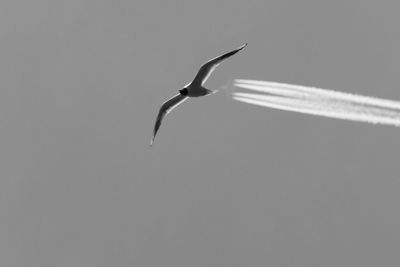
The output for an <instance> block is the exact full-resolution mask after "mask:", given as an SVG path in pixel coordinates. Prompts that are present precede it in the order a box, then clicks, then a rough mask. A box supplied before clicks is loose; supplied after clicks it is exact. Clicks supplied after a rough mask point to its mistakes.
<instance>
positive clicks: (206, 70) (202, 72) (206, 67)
mask: <svg viewBox="0 0 400 267" xmlns="http://www.w3.org/2000/svg"><path fill="white" fill-rule="evenodd" d="M246 46H247V43H245V44H244V45H242V46H241V47H238V48H236V49H235V50H233V51H231V52H228V53H225V54H223V55H220V56H218V57H216V58H213V59H211V60H209V61H207V62H206V63H204V64H203V66H201V68H200V69H199V71H198V72H197V75H196V77H195V78H194V80H193V83H194V84H198V85H203V84H204V83H205V82H206V80H207V79H208V77H210V75H211V73H212V72H213V71H214V70H215V68H216V67H218V65H219V64H221V62H222V61H223V60H224V59H227V58H228V57H231V56H233V55H234V54H236V53H237V52H239V51H240V50H242V49H243V48H245V47H246Z"/></svg>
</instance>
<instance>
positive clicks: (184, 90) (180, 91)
mask: <svg viewBox="0 0 400 267" xmlns="http://www.w3.org/2000/svg"><path fill="white" fill-rule="evenodd" d="M179 93H180V94H181V95H187V94H188V89H187V88H183V89H182V90H179Z"/></svg>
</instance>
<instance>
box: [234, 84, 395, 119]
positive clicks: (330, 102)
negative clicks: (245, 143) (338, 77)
mask: <svg viewBox="0 0 400 267" xmlns="http://www.w3.org/2000/svg"><path fill="white" fill-rule="evenodd" d="M234 86H236V87H239V88H242V89H247V90H253V91H257V92H260V93H242V92H234V93H233V99H235V100H238V101H242V102H245V103H249V104H254V105H259V106H265V107H270V108H276V109H282V110H288V111H294V112H300V113H306V114H311V115H317V116H325V117H331V118H337V119H344V120H352V121H361V122H369V123H374V124H386V125H393V126H400V102H396V101H392V100H386V99H380V98H375V97H369V96H361V95H355V94H349V93H344V92H338V91H332V90H325V89H319V88H312V87H305V86H298V85H290V84H283V83H274V82H264V81H254V80H235V82H234Z"/></svg>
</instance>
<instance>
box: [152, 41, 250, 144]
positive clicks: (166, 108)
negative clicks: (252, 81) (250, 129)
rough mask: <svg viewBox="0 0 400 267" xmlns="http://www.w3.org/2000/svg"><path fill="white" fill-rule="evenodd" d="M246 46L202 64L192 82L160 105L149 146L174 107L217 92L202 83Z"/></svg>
mask: <svg viewBox="0 0 400 267" xmlns="http://www.w3.org/2000/svg"><path fill="white" fill-rule="evenodd" d="M246 45H247V43H245V44H244V45H242V46H241V47H238V48H236V49H235V50H233V51H231V52H228V53H226V54H223V55H220V56H218V57H216V58H213V59H211V60H209V61H207V62H206V63H204V64H203V66H201V67H200V69H199V71H198V72H197V75H196V76H195V77H194V79H193V81H192V82H190V83H189V84H187V85H186V86H184V87H183V89H181V90H179V94H177V95H175V96H174V97H172V98H170V99H168V100H167V101H165V102H164V103H163V104H162V106H161V108H160V111H159V112H158V116H157V119H156V123H155V125H154V130H153V137H152V138H151V141H150V146H152V145H153V143H154V138H155V137H156V134H157V132H158V129H159V128H160V126H161V122H162V120H163V119H164V117H165V116H166V115H167V114H169V113H170V112H171V111H172V110H173V109H174V108H175V107H177V106H178V105H179V104H181V103H183V102H184V101H185V100H186V99H188V98H189V97H199V96H206V95H210V94H214V93H216V92H217V90H209V89H207V88H204V87H203V85H204V83H205V82H206V81H207V79H208V78H209V77H210V75H211V73H212V72H213V71H214V70H215V68H216V67H218V65H219V64H221V62H222V61H223V60H224V59H227V58H228V57H231V56H233V55H234V54H236V53H237V52H239V51H240V50H242V49H243V48H245V47H246Z"/></svg>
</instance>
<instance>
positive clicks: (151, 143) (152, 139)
mask: <svg viewBox="0 0 400 267" xmlns="http://www.w3.org/2000/svg"><path fill="white" fill-rule="evenodd" d="M153 143H154V137H153V138H151V141H150V144H149V146H150V147H152V146H153Z"/></svg>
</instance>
